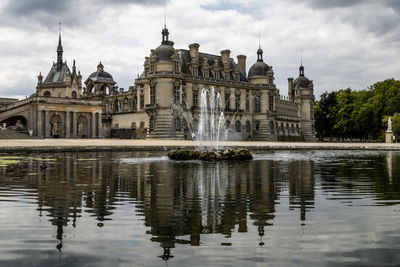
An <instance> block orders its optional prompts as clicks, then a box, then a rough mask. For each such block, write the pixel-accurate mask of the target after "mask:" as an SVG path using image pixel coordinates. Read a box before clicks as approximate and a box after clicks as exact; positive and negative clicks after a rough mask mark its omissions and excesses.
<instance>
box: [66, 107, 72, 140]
mask: <svg viewBox="0 0 400 267" xmlns="http://www.w3.org/2000/svg"><path fill="white" fill-rule="evenodd" d="M70 134H71V121H70V112H69V111H68V110H67V111H66V112H65V138H69V137H70Z"/></svg>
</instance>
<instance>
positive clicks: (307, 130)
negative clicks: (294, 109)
mask: <svg viewBox="0 0 400 267" xmlns="http://www.w3.org/2000/svg"><path fill="white" fill-rule="evenodd" d="M301 135H302V136H303V139H304V142H309V143H312V142H317V137H316V136H315V134H313V133H312V122H311V121H302V122H301Z"/></svg>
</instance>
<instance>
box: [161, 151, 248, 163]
mask: <svg viewBox="0 0 400 267" xmlns="http://www.w3.org/2000/svg"><path fill="white" fill-rule="evenodd" d="M168 157H169V158H170V159H173V160H196V159H199V160H204V161H219V160H251V159H253V155H252V154H251V153H250V151H249V150H248V149H237V150H234V149H227V150H222V151H218V150H212V151H204V152H199V151H192V150H181V149H177V150H172V151H169V152H168Z"/></svg>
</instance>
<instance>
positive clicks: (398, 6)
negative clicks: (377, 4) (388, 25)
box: [386, 0, 400, 13]
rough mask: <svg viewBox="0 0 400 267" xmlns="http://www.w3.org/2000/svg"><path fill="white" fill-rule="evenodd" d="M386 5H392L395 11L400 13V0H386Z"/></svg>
mask: <svg viewBox="0 0 400 267" xmlns="http://www.w3.org/2000/svg"><path fill="white" fill-rule="evenodd" d="M386 5H387V6H389V7H391V8H392V9H393V10H394V11H395V12H397V13H400V1H399V0H386Z"/></svg>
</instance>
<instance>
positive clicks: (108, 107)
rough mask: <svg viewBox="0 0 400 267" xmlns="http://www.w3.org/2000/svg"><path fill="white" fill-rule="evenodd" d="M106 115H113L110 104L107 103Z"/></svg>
mask: <svg viewBox="0 0 400 267" xmlns="http://www.w3.org/2000/svg"><path fill="white" fill-rule="evenodd" d="M104 111H105V113H106V114H110V113H111V107H110V102H108V101H107V102H106V104H105V110H104Z"/></svg>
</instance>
